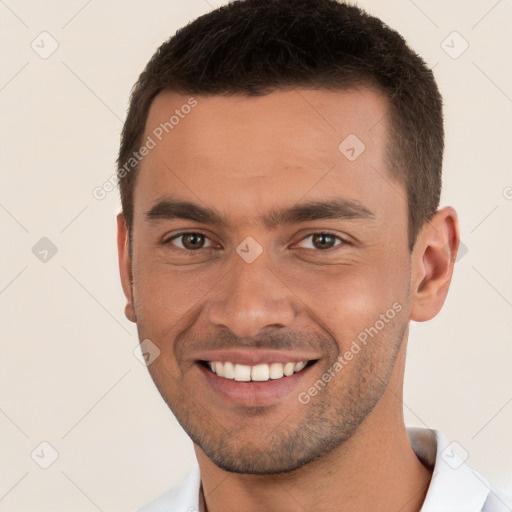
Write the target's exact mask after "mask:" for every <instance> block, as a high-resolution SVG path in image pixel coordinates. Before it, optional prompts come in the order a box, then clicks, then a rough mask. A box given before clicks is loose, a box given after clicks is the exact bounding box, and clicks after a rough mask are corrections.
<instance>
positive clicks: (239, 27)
mask: <svg viewBox="0 0 512 512" xmlns="http://www.w3.org/2000/svg"><path fill="white" fill-rule="evenodd" d="M359 85H370V86H374V87H375V88H376V89H377V90H378V91H379V92H381V93H382V94H384V95H385V96H386V97H387V99H388V101H389V104H390V107H391V109H390V111H391V112H390V126H391V133H390V137H391V144H390V151H389V155H388V156H389V162H390V167H391V174H392V175H393V176H395V177H396V178H397V179H398V180H399V181H400V182H402V183H404V184H405V187H406V190H407V201H408V232H409V248H410V249H411V250H412V248H413V246H414V243H415V240H416V236H417V234H418V231H419V230H420V228H421V227H422V226H423V224H424V223H425V222H427V221H428V220H430V218H431V217H432V215H433V214H434V213H435V212H436V210H437V208H438V205H439V199H440V194H441V171H442V160H443V147H444V130H443V114H442V99H441V96H440V94H439V90H438V88H437V85H436V82H435V80H434V77H433V74H432V71H431V70H430V69H429V68H428V67H427V65H426V64H425V62H424V61H423V60H422V59H421V58H420V57H419V56H418V55H417V54H416V53H415V52H413V51H412V50H411V49H410V48H409V47H408V46H407V44H406V42H405V41H404V39H403V38H402V37H401V36H400V35H399V34H398V33H397V32H396V31H394V30H392V29H391V28H389V27H388V26H387V25H385V24H384V23H383V22H382V21H381V20H379V19H378V18H375V17H373V16H370V15H368V14H367V13H366V12H364V11H363V10H361V9H360V8H358V7H355V6H351V5H348V4H345V3H341V2H338V1H336V0H243V1H234V2H232V3H229V4H227V5H225V6H222V7H220V8H218V9H216V10H214V11H211V12H209V13H208V14H205V15H203V16H201V17H199V18H197V19H196V20H194V21H193V22H191V23H190V24H188V25H186V26H185V27H183V28H182V29H180V30H178V31H177V32H176V34H175V35H174V36H172V37H171V38H170V39H169V40H168V41H166V42H165V43H164V44H162V46H160V48H158V50H157V51H156V53H155V54H154V55H153V57H152V58H151V60H150V61H149V63H148V64H147V66H146V68H145V69H144V71H143V72H142V74H141V75H140V77H139V79H138V81H137V83H136V84H135V85H134V87H133V90H132V94H131V99H130V107H129V110H128V115H127V118H126V121H125V124H124V127H123V131H122V135H121V145H120V150H119V157H118V161H117V164H118V182H119V187H120V192H121V203H122V208H123V214H124V217H125V220H126V223H127V227H128V229H129V232H130V234H131V232H132V225H133V195H134V193H133V192H134V187H135V183H136V177H137V170H138V166H137V165H134V166H133V169H132V170H131V171H130V172H126V162H128V161H129V159H130V158H131V156H132V155H133V154H134V152H137V150H138V148H139V147H140V146H141V145H142V139H143V135H144V130H145V124H146V120H147V116H148V112H149V108H150V106H151V103H152V101H153V100H154V98H155V96H156V95H157V94H158V93H159V92H161V91H163V90H172V91H175V92H179V93H183V94H207V95H211V94H219V95H234V94H244V95H248V96H255V95H263V94H268V93H270V92H272V90H276V89H290V88H294V87H302V88H314V89H330V90H343V89H348V88H351V87H357V86H359ZM123 166H124V171H123ZM130 238H131V237H130Z"/></svg>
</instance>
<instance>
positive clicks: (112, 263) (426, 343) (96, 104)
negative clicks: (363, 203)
mask: <svg viewBox="0 0 512 512" xmlns="http://www.w3.org/2000/svg"><path fill="white" fill-rule="evenodd" d="M220 3H221V2H218V3H215V2H213V0H187V1H178V0H165V1H164V0H152V1H148V2H142V1H138V2H136V1H134V0H130V1H126V0H124V1H123V0H107V1H102V2H100V1H98V0H92V1H89V2H87V1H85V0H72V1H63V0H60V1H53V2H37V1H36V0H32V1H26V0H18V1H15V0H4V1H0V16H1V17H0V20H1V21H0V34H1V38H2V43H3V44H2V56H1V63H0V64H1V66H0V69H1V76H0V103H1V104H0V108H1V112H2V117H1V123H0V126H1V133H0V140H1V141H2V167H1V169H2V187H1V188H0V222H1V236H2V243H1V247H2V251H1V253H0V254H1V266H0V269H1V276H0V310H1V314H2V321H1V324H0V325H1V343H2V346H1V352H2V353H1V359H0V365H1V366H0V390H1V391H0V439H1V443H2V450H1V466H2V468H1V474H0V510H1V511H9V512H17V511H52V512H59V511H69V510H74V511H84V512H89V511H91V512H93V511H95V510H100V511H105V512H107V511H109V512H110V511H126V510H133V509H134V508H136V507H137V506H140V505H142V504H143V503H145V502H147V501H148V500H150V499H151V498H153V497H155V496H156V495H158V494H160V493H162V492H163V491H165V490H167V489H168V488H170V487H172V486H173V485H175V484H177V483H178V482H179V481H180V480H181V479H182V478H183V477H185V475H186V474H187V473H188V471H189V470H190V469H191V468H192V467H193V465H194V464H195V458H194V454H193V450H192V446H191V442H190V441H189V440H188V438H187V436H186V435H185V434H184V432H183V431H182V430H181V429H180V427H179V426H178V424H177V422H176V421H175V419H174V418H173V416H172V415H171V414H170V412H169V411H168V409H167V408H166V406H165V405H164V403H163V401H162V400H161V398H160V396H159V394H158V392H157V391H156V389H155V388H154V386H153V384H152V382H151V380H150V378H149V376H148V374H147V370H146V368H145V367H144V366H143V365H142V364H141V363H140V362H139V360H138V359H137V358H136V357H135V356H134V354H133V350H134V348H135V347H136V345H137V335H136V330H135V326H134V325H133V324H131V323H129V322H128V321H127V320H126V319H125V318H124V315H123V307H124V298H123V295H122V291H121V286H120V282H119V276H118V268H117V254H116V245H115V222H114V215H115V213H116V212H117V211H118V209H119V200H118V194H117V191H115V190H114V191H112V192H110V193H109V194H108V195H107V197H106V198H105V199H104V200H102V201H99V200H97V199H95V198H94V197H93V195H92V190H93V188H94V187H95V186H98V185H101V184H102V183H103V182H104V181H105V180H107V179H108V178H109V176H111V175H112V173H113V172H114V171H115V165H114V160H115V157H116V152H117V148H118V142H119V132H120V129H121V126H122V120H123V119H124V116H125V112H126V107H127V101H128V95H129V91H130V88H131V86H132V84H133V83H134V81H135V80H136V78H137V76H138V74H139V72H140V71H141V70H142V68H143V66H144V65H145V63H146V62H147V60H148V59H149V58H150V56H151V55H152V54H153V52H154V51H155V50H156V48H157V47H158V46H159V45H160V44H161V43H162V42H163V41H164V40H165V39H167V38H168V37H169V36H170V35H171V34H173V33H174V31H175V30H176V29H177V28H179V27H180V26H182V25H183V24H185V23H186V22H188V21H189V20H191V19H193V18H195V17H196V16H198V15H200V14H202V13H205V12H207V11H208V10H210V9H211V8H212V7H213V6H214V5H219V4H220ZM359 5H361V6H363V7H365V8H367V9H368V11H369V12H371V13H372V14H375V15H377V16H380V17H381V18H383V19H384V20H385V21H386V22H387V23H389V24H390V25H391V26H392V27H394V28H396V29H398V30H399V31H400V32H401V33H402V34H403V35H404V36H405V38H406V39H407V40H408V41H409V42H410V44H411V45H412V46H413V48H414V49H415V50H416V51H417V52H418V53H420V54H421V55H422V56H423V57H424V58H425V59H426V61H427V63H428V64H429V65H430V66H431V67H434V71H435V75H436V77H437V79H438V81H439V85H440V88H441V91H442V93H443V96H444V100H445V105H446V107H445V112H446V129H447V150H446V159H445V179H444V184H445V185H444V193H443V199H442V204H443V205H447V204H450V205H452V206H454V207H455V208H456V209H457V210H458V212H459V214H460V219H461V230H462V241H463V244H464V245H465V246H466V247H467V253H466V254H464V255H463V256H462V258H461V259H460V260H459V261H458V263H457V265H456V273H455V277H454V281H453V285H452V290H451V293H450V295H449V298H448V300H447V303H446V305H445V308H444V310H443V311H442V313H441V314H440V315H439V316H438V317H437V318H436V319H434V320H433V321H431V322H429V323H426V324H415V325H414V326H413V327H412V330H411V340H410V345H409V362H408V367H407V374H406V388H405V399H404V400H405V415H406V419H407V422H408V424H410V425H418V426H429V427H435V428H438V429H440V430H442V431H443V432H444V433H445V434H446V435H447V436H448V437H449V438H450V439H451V440H453V441H457V443H459V445H460V446H459V447H458V448H457V449H458V450H459V452H460V451H461V450H465V451H466V452H467V454H468V463H469V464H471V465H472V466H473V467H474V468H475V469H477V470H479V471H481V472H482V473H484V474H485V475H487V476H488V477H489V478H491V479H502V478H505V477H507V475H508V478H509V479H510V475H511V474H512V471H511V467H512V434H511V432H512V371H511V361H512V343H511V341H512V339H511V338H512V335H511V333H512V272H511V262H512V236H511V233H512V173H511V163H510V162H511V161H512V152H511V146H512V143H511V134H512V130H511V128H512V71H511V68H510V65H509V60H510V48H511V47H512V36H511V30H510V21H511V20H512V1H511V0H501V1H496V0H472V1H468V2H460V1H458V0H451V1H445V0H435V1H433V0H415V1H412V0H386V1H382V0H380V1H379V0H361V1H360V2H359ZM43 31H47V32H48V33H49V34H50V36H48V35H42V36H40V35H39V34H40V33H41V32H43ZM453 31H456V32H458V33H459V34H460V36H461V37H462V38H463V39H461V37H459V36H457V35H453V34H452V32H453ZM447 38H448V39H447ZM54 40H55V41H57V42H58V48H57V50H56V51H55V52H54V53H53V54H52V55H51V56H47V55H44V56H46V57H47V58H42V57H41V56H40V54H41V53H44V52H49V51H50V50H51V49H52V44H53V45H55V43H54V42H53V41H54ZM32 41H34V43H33V45H34V46H35V47H36V48H37V51H38V52H39V53H36V51H34V50H33V49H32V47H31V42H32ZM443 41H445V43H442V42H443ZM464 41H467V43H468V44H469V47H468V49H467V50H466V51H465V52H464V53H462V54H461V55H460V56H458V57H457V58H453V57H454V56H455V55H456V54H458V53H459V52H460V51H461V50H462V49H463V48H464V45H465V43H464ZM445 50H446V51H445ZM447 51H448V52H449V53H451V56H450V55H449V53H447ZM42 237H47V238H48V239H50V240H51V242H52V243H53V244H54V245H55V246H56V247H57V250H58V252H57V253H56V254H55V255H53V256H52V253H51V251H50V252H49V253H48V255H47V261H46V262H42V261H40V259H39V258H38V257H36V255H35V254H34V253H33V252H32V248H33V247H34V245H36V243H38V241H39V240H40V239H41V238H42ZM40 243H41V244H43V245H42V246H41V247H43V248H42V249H41V247H39V246H36V248H39V249H38V250H39V251H41V250H42V251H44V250H45V248H46V249H47V246H45V245H44V244H45V243H47V242H44V241H43V242H40ZM35 252H36V253H37V252H38V251H37V250H36V251H35ZM43 255H44V253H43V254H40V255H39V257H43ZM43 441H46V442H48V443H49V444H50V445H51V447H53V448H51V447H49V446H47V445H43V446H40V443H41V442H43ZM52 449H54V450H56V451H57V452H58V454H59V456H58V458H57V460H56V461H55V462H54V463H53V464H52V465H51V466H50V467H49V468H48V469H42V468H41V467H40V465H41V464H43V465H44V464H48V463H49V462H51V460H52V453H53V452H52ZM34 450H35V452H34V455H33V458H31V453H32V452H33V451H34ZM509 481H510V480H509Z"/></svg>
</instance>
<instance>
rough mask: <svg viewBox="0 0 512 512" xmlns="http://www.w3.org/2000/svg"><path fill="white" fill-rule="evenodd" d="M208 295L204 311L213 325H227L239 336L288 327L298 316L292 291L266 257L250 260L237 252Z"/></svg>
mask: <svg viewBox="0 0 512 512" xmlns="http://www.w3.org/2000/svg"><path fill="white" fill-rule="evenodd" d="M209 298H210V300H209V301H208V303H207V305H206V309H205V310H206V318H207V321H208V322H209V323H210V325H214V326H215V327H217V328H218V327H224V328H228V329H230V330H231V331H232V332H233V333H234V334H236V335H237V336H239V337H251V336H257V335H258V334H260V333H261V332H262V331H264V330H267V329H269V328H274V329H275V328H282V327H288V326H289V325H290V324H291V323H292V322H293V320H294V318H295V315H296V308H294V304H293V301H294V295H293V292H292V291H291V290H290V289H289V288H288V287H287V286H286V285H285V284H284V283H283V282H282V281H281V280H280V279H279V277H278V275H276V272H275V271H272V270H271V269H270V268H269V267H268V266H267V263H266V258H264V257H260V258H258V259H257V260H256V261H254V262H252V263H247V262H245V261H244V260H243V259H242V258H239V257H238V256H237V255H235V257H234V262H233V264H232V266H231V269H230V271H229V272H228V273H227V274H226V276H225V277H224V278H223V279H222V280H221V281H220V282H219V283H218V284H217V285H216V286H215V289H214V290H212V291H211V292H210V294H209Z"/></svg>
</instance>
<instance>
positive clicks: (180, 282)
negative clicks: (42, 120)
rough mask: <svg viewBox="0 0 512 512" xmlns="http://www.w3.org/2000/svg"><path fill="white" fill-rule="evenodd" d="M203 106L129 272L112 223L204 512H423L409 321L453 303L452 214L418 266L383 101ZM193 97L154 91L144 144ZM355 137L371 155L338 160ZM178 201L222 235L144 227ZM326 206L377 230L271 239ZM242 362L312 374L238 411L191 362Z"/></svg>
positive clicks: (151, 157) (146, 196)
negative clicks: (322, 240)
mask: <svg viewBox="0 0 512 512" xmlns="http://www.w3.org/2000/svg"><path fill="white" fill-rule="evenodd" d="M195 99H196V100H197V106H196V107H195V108H194V109H193V110H192V111H191V112H190V113H189V114H187V116H185V117H184V118H183V119H181V120H180V123H179V124H178V125H176V126H175V127H174V129H173V130H172V131H170V133H169V134H168V135H167V136H166V137H165V138H164V139H163V140H162V141H161V142H159V143H158V144H157V145H156V147H155V148H154V149H152V150H151V151H150V152H149V154H148V155H147V156H146V157H145V158H144V160H143V162H142V166H141V169H140V173H139V175H138V178H137V184H136V188H135V196H134V204H135V208H134V225H133V260H130V256H129V251H128V236H127V230H126V226H125V223H124V217H123V215H122V213H120V214H119V215H118V219H117V220H118V246H119V263H120V271H121V280H122V284H123V289H124V292H125V295H126V298H127V301H128V302H127V306H126V315H127V317H128V318H129V319H131V320H132V321H134V322H136V323H137V329H138V333H139V338H140V340H144V339H150V340H151V341H152V343H154V344H155V345H156V346H157V347H158V348H159V350H160V351H161V353H160V356H159V357H158V358H157V359H156V360H155V361H154V362H153V363H152V364H151V365H149V371H150V373H151V376H152V378H153V380H154V382H155V384H156V386H157V388H158V389H159V391H160V393H161V395H162V397H163V398H164V400H165V401H166V403H167V404H168V405H169V407H170V408H171V409H172V411H173V413H174V414H175V416H176V417H177V419H178V421H179V422H180V423H181V425H182V426H183V427H184V429H185V431H186V432H187V433H188V434H189V435H190V437H191V438H192V440H193V441H194V445H195V449H196V454H197V457H198V461H199V465H200V467H201V474H202V486H203V491H204V495H205V498H206V505H207V508H208V510H209V511H210V512H216V511H224V512H226V511H228V512H229V511H230V510H240V509H243V510H250V511H259V510H261V511H263V510H280V511H296V510H301V509H302V508H303V509H304V510H308V511H316V510H319V511H320V510H321V511H324V512H325V511H330V510H333V511H334V510H337V511H339V510H347V511H353V510H358V511H366V510H368V511H369V510H375V503H378V504H379V510H381V511H388V510H389V511H397V510H401V511H403V512H407V511H418V510H419V509H420V508H421V504H422V502H423V500H424V497H425V494H426V490H427V488H428V484H429V481H430V477H431V471H430V469H428V468H425V467H424V466H423V465H422V464H421V463H420V461H419V460H418V459H417V458H416V456H415V454H414V452H413V451H412V449H411V446H410V444H409V441H408V439H407V434H406V431H405V427H404V423H403V413H402V407H403V405H402V387H403V375H404V365H405V351H406V341H407V336H408V324H409V320H410V319H413V320H416V321H425V320H429V319H430V318H432V317H433V316H435V315H436V314H437V313H438V312H439V310H440V309H441V307H442V305H443V303H444V300H445V297H446V294H447V292H448V287H449V284H450V280H451V275H452V271H453V265H454V261H455V256H456V252H457V247H458V237H459V234H458V227H457V216H456V213H455V211H454V210H453V209H452V208H449V207H447V208H444V209H442V210H440V211H438V212H437V213H436V215H435V216H434V217H433V219H432V220H431V222H430V223H429V224H427V225H425V226H424V228H423V229H422V231H421V232H420V234H419V236H418V239H417V242H416V244H415V247H414V251H413V253H412V254H410V253H409V250H408V238H407V202H406V191H405V188H404V186H403V185H402V184H401V183H399V182H397V181H396V180H395V179H394V178H393V177H392V176H391V175H390V174H389V172H388V168H389V162H388V160H387V145H388V136H387V134H388V131H389V127H388V125H387V119H388V118H387V112H388V104H387V101H386V100H385V98H383V97H382V96H381V95H380V94H379V93H378V92H376V91H374V90H372V89H353V90H347V91H337V92H329V91H323V90H315V91H312V90H302V89H299V90H289V91H278V92H273V93H271V94H268V95H266V96H262V97H257V98H254V97H245V96H231V97H221V96H208V97H206V96H197V97H195ZM188 100H189V96H186V95H179V94H176V93H172V92H163V93H160V94H159V95H158V96H157V98H156V99H155V100H154V102H153V104H152V107H151V110H150V114H149V117H148V121H147V124H146V134H145V138H146V137H147V136H148V135H151V133H152V131H153V130H154V128H155V127H157V126H158V125H159V124H160V123H162V122H165V121H166V120H168V119H169V117H170V115H172V113H173V112H174V110H175V109H177V108H178V109H179V108H180V106H181V105H183V104H185V103H187V101H188ZM350 134H355V135H356V136H357V137H358V138H359V139H360V140H361V141H363V143H364V144H365V149H364V151H363V152H362V153H361V154H360V156H359V157H358V158H356V159H355V160H354V161H350V160H349V159H347V158H346V156H345V155H344V154H343V153H342V152H340V151H339V149H338V146H339V144H340V143H341V142H342V141H343V140H344V139H345V138H346V137H347V136H348V135H350ZM170 196H172V198H173V199H178V200H181V201H188V202H191V203H194V204H197V205H200V206H202V207H208V208H210V209H212V210H215V211H216V212H218V213H219V214H221V215H222V216H223V217H224V218H225V220H226V224H225V225H220V224H215V223H211V222H197V221H192V220H185V219H158V220H155V219H153V220H152V221H150V220H148V219H147V216H146V212H148V211H149V210H150V209H151V208H152V207H153V206H154V205H155V204H156V203H157V202H159V201H160V200H161V199H162V198H163V197H170ZM332 199H343V200H350V201H352V202H355V203H357V204H358V205H360V206H364V207H365V208H366V209H367V210H369V211H370V212H371V216H369V217H367V218H331V219H310V220H307V219H306V220H303V221H302V222H292V223H283V224H277V225H273V226H271V225H269V224H268V223H267V224H265V222H263V221H262V219H261V217H262V215H265V214H268V213H269V212H275V211H277V210H280V209H286V208H291V207H293V206H296V205H300V204H305V203H306V202H312V201H315V202H323V201H327V200H332ZM183 231H185V232H189V233H199V234H202V235H204V236H205V237H206V238H204V239H203V238H200V240H204V243H205V244H206V246H207V247H206V248H202V249H199V250H198V249H190V246H188V245H187V247H189V248H188V249H187V248H185V246H184V245H183V243H185V239H184V238H174V239H173V240H170V239H171V238H172V237H174V236H176V235H178V234H180V233H182V232H183ZM318 233H329V234H331V235H332V236H333V238H330V239H329V241H330V242H332V247H331V248H329V249H327V250H326V249H322V248H318V246H317V245H315V243H314V240H317V241H318V239H315V238H314V237H312V235H315V234H318ZM249 236H250V237H252V238H253V239H254V240H255V241H256V242H257V243H258V244H259V246H261V248H262V250H263V251H262V253H261V255H259V256H258V257H257V258H256V259H255V261H253V262H252V263H247V262H246V261H245V260H244V259H242V258H241V256H240V254H239V253H237V251H236V248H237V247H238V246H239V244H240V243H241V242H242V241H243V240H245V239H246V237H249ZM337 237H339V238H337ZM393 305H395V307H396V305H398V306H399V308H397V309H400V311H399V312H397V313H396V314H395V315H394V316H393V318H392V319H391V320H389V319H388V321H387V322H385V323H384V326H383V327H382V328H381V329H378V333H377V334H376V335H374V336H372V337H371V338H370V341H369V342H368V343H367V344H366V345H364V346H362V347H361V350H360V351H359V352H357V354H355V355H354V356H353V358H352V359H351V360H350V361H347V364H346V365H344V366H343V368H342V369H341V370H340V371H338V372H336V374H335V377H334V378H332V379H331V380H330V382H329V383H328V384H327V385H326V386H325V387H323V388H322V389H321V390H320V391H319V392H318V393H317V394H316V395H315V396H311V397H310V398H311V399H310V401H309V402H308V403H307V404H304V403H301V402H300V401H299V400H298V394H299V393H300V392H304V391H307V390H308V389H309V388H310V387H311V386H312V385H314V383H315V382H316V381H318V379H321V378H322V375H324V374H325V373H326V372H328V371H329V369H332V367H333V364H334V363H335V362H336V360H337V359H338V357H340V356H342V357H343V354H346V352H347V351H349V350H350V347H351V344H352V343H353V341H354V340H356V339H357V336H358V335H359V334H360V333H361V332H363V331H365V329H367V328H369V327H370V326H375V325H376V321H378V320H379V319H380V318H382V317H381V315H382V314H386V312H387V311H389V310H390V309H393ZM379 325H380V324H379ZM234 347H238V348H242V349H244V350H247V351H254V350H258V349H270V348H272V349H277V350H286V351H287V353H291V352H295V353H297V354H301V355H307V357H308V359H315V360H317V362H316V363H315V364H314V365H313V366H312V367H310V368H308V369H307V372H305V373H304V375H303V376H302V377H301V378H300V380H299V381H298V383H299V384H298V385H297V387H296V388H294V389H293V390H292V391H290V392H288V393H287V394H285V395H283V396H282V397H280V398H279V399H277V400H275V401H273V402H272V403H270V404H267V405H264V406H261V405H260V406H258V405H257V404H255V405H253V406H251V405H246V404H245V405H240V404H238V403H231V402H229V401H226V400H225V399H223V398H222V397H220V396H219V394H218V393H217V392H215V391H214V390H212V388H211V386H209V384H208V380H207V379H205V378H204V375H203V373H204V369H202V368H201V366H200V365H199V364H198V362H197V359H198V355H199V354H201V353H202V352H204V351H206V350H216V349H230V348H234ZM242 385H245V386H250V385H251V384H242ZM204 506H205V505H204V504H203V507H204ZM230 507H232V508H230Z"/></svg>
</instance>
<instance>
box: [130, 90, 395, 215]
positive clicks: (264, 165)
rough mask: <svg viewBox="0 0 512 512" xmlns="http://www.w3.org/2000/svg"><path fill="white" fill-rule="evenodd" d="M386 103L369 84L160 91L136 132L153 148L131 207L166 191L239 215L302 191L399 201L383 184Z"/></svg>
mask: <svg viewBox="0 0 512 512" xmlns="http://www.w3.org/2000/svg"><path fill="white" fill-rule="evenodd" d="M388 109H389V106H388V103H387V100H386V99H385V98H384V97H383V96H382V95H381V94H379V93H378V92H376V91H375V90H373V89H369V88H364V89H349V90H346V91H335V92H333V91H325V90H305V89H296V90H289V91H276V92H272V93H270V94H267V95H264V96H258V97H249V96H241V95H235V96H220V95H212V96H204V95H198V96H194V97H193V98H192V97H191V96H189V95H183V94H178V93H174V92H168V91H166V92H162V93H160V94H159V95H158V96H157V97H156V98H155V100H154V101H153V103H152V105H151V108H150V112H149V115H148V119H147V122H146V129H145V135H144V140H145V141H147V140H149V139H151V140H152V141H153V143H154V147H153V148H152V149H151V150H150V151H149V152H148V154H147V155H146V156H145V157H144V159H143V160H142V164H141V166H140V171H139V176H138V179H137V186H136V190H135V213H137V210H138V211H146V210H147V209H148V208H150V207H151V205H152V204H153V203H154V202H155V201H156V200H157V199H158V198H159V197H162V196H163V195H166V194H168V195H172V196H179V197H182V198H184V199H188V200H191V201H194V202H198V203H204V204H208V205H211V206H213V207H216V208H217V209H219V210H222V209H224V210H226V211H227V210H229V209H230V208H231V209H232V210H233V212H238V214H240V215H241V214H242V213H243V215H244V216H245V217H250V216H251V214H252V213H254V215H255V216H258V217H259V216H260V214H261V211H262V208H265V207H266V206H268V207H269V208H270V207H276V206H283V205H285V204H294V203H296V202H298V201H300V200H301V199H302V198H305V197H306V196H307V198H308V199H312V200H318V199H320V198H322V199H324V198H325V197H326V196H331V197H340V196H341V197H344V198H347V199H353V200H356V201H358V202H360V203H362V204H365V203H366V204H367V203H372V202H373V203H377V204H376V206H377V207H382V206H383V205H384V204H385V203H386V201H387V199H392V200H393V199H394V200H395V201H396V200H397V198H396V197H395V198H391V197H389V198H388V197H386V196H387V195H388V196H389V192H390V190H393V188H390V187H389V185H388V187H387V188H386V186H383V185H385V181H386V180H388V181H389V180H390V179H391V178H390V176H389V171H388V160H387V145H388V118H387V112H388ZM396 187H399V184H395V192H394V194H395V195H396ZM402 199H403V197H402ZM379 202H380V203H382V204H381V205H380V206H379V204H378V203H379Z"/></svg>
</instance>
